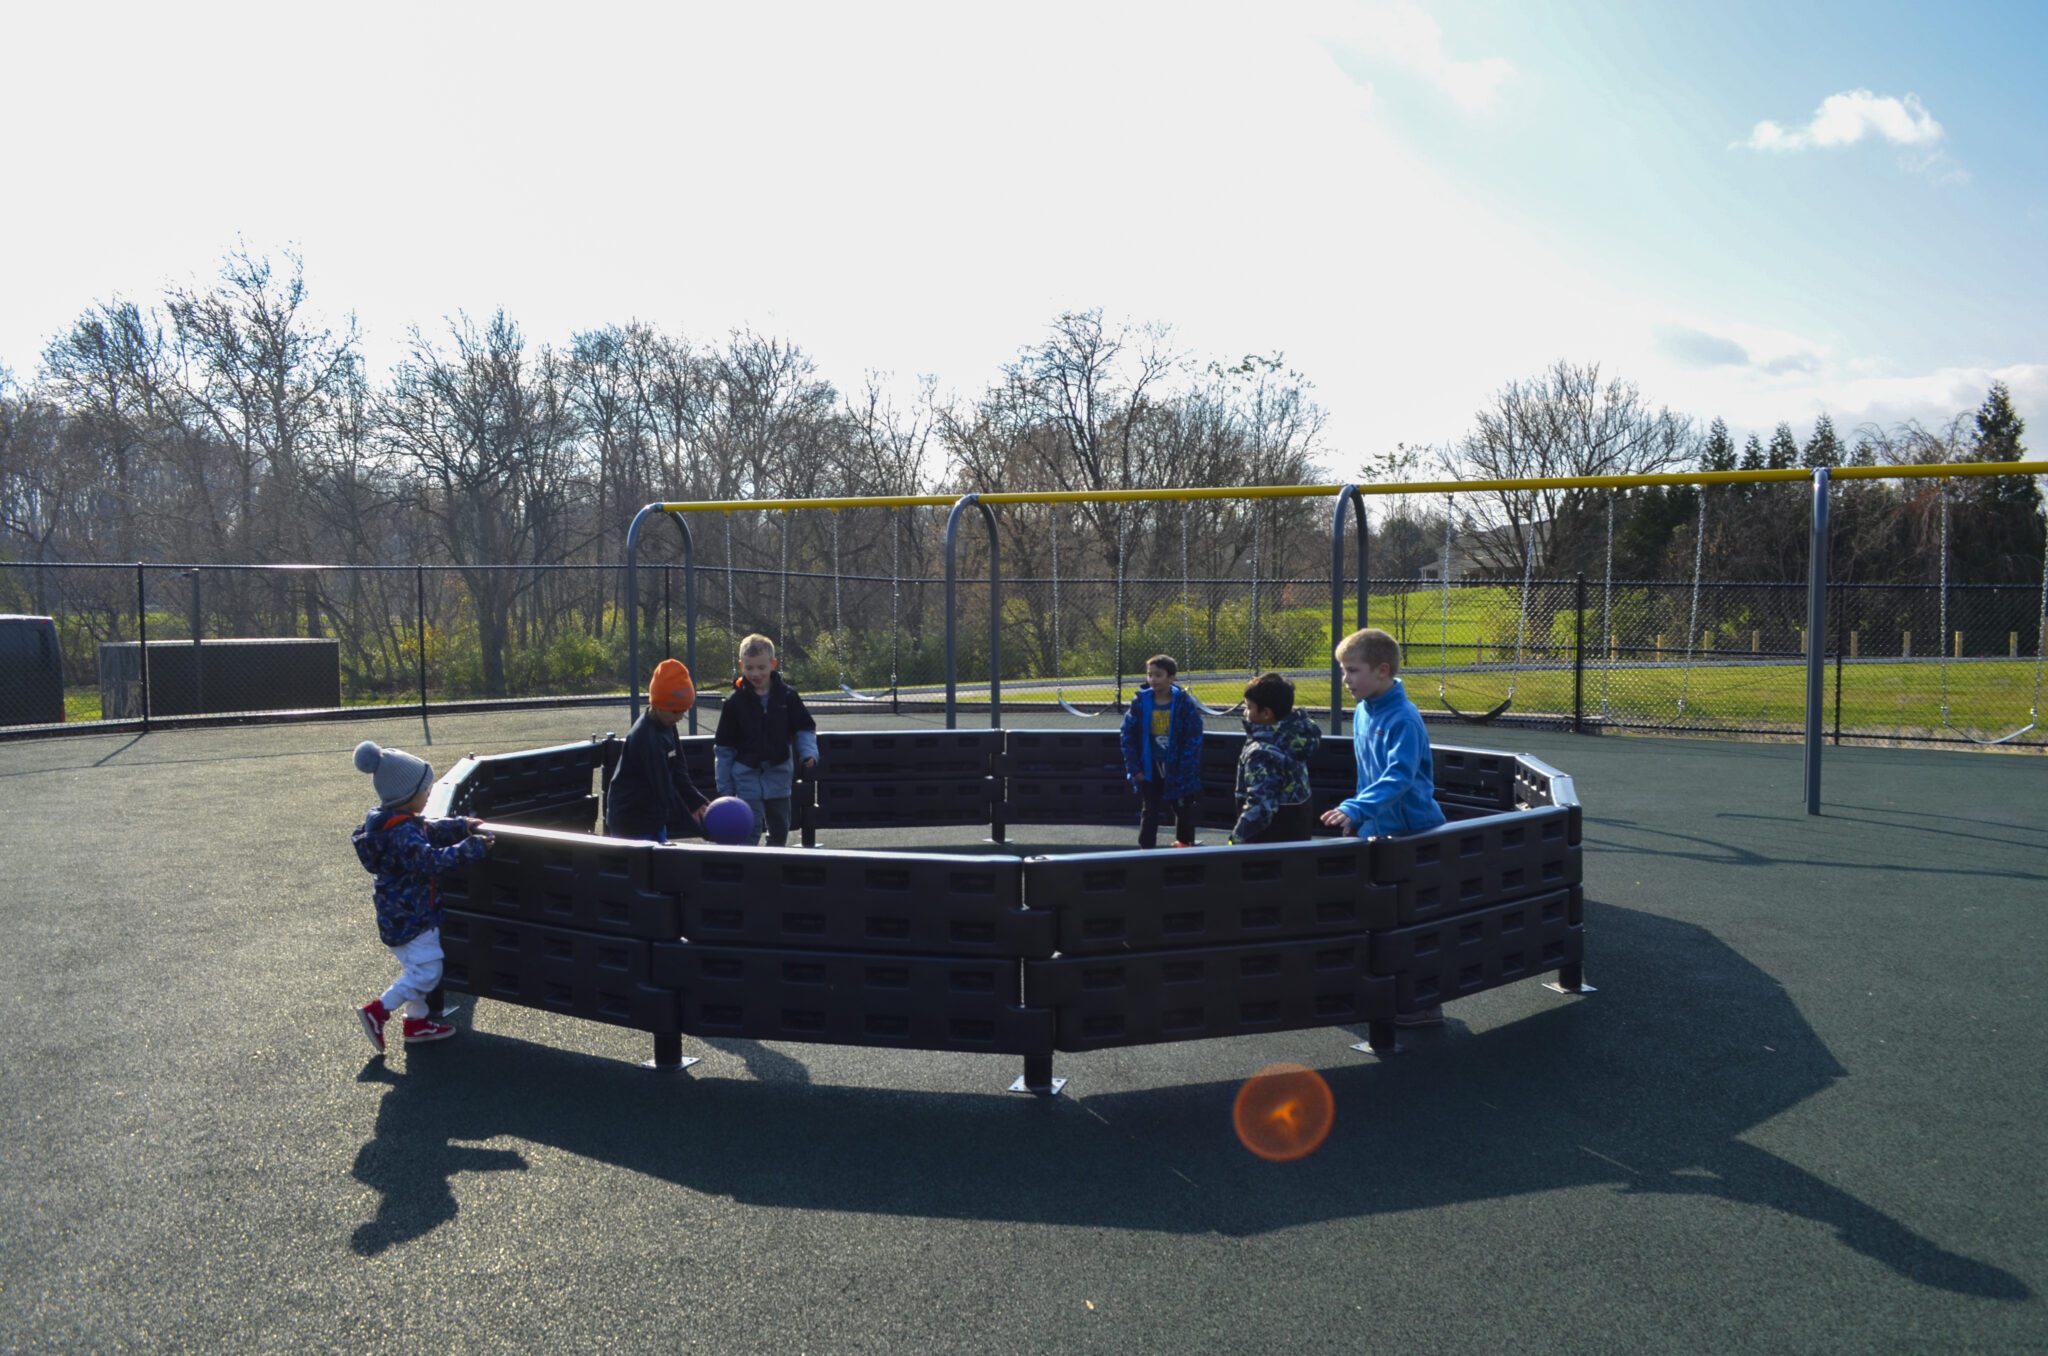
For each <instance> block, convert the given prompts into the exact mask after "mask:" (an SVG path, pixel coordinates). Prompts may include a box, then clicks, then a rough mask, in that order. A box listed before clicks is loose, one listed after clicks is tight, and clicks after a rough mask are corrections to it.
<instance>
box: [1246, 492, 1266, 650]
mask: <svg viewBox="0 0 2048 1356" xmlns="http://www.w3.org/2000/svg"><path fill="white" fill-rule="evenodd" d="M1265 522H1266V501H1265V500H1264V499H1255V500H1253V501H1252V615H1251V623H1250V625H1248V626H1246V627H1245V639H1246V650H1247V654H1246V659H1247V660H1248V661H1249V662H1248V663H1247V665H1246V667H1247V668H1248V669H1249V670H1250V672H1251V675H1252V676H1253V677H1257V676H1258V673H1259V536H1260V529H1261V528H1263V527H1264V526H1265Z"/></svg>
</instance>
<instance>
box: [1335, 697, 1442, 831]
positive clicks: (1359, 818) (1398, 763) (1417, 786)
mask: <svg viewBox="0 0 2048 1356" xmlns="http://www.w3.org/2000/svg"><path fill="white" fill-rule="evenodd" d="M1351 750H1352V753H1353V754H1354V755H1355V756H1356V757H1357V759H1358V791H1357V792H1356V794H1354V795H1353V796H1352V797H1351V799H1350V800H1347V801H1345V802H1344V803H1343V804H1342V805H1340V806H1338V807H1337V808H1338V809H1340V810H1342V811H1343V812H1344V813H1345V815H1346V816H1347V817H1349V818H1350V820H1351V822H1352V824H1353V825H1355V826H1356V830H1357V833H1358V836H1359V837H1360V838H1371V837H1374V836H1375V835H1378V834H1408V833H1422V832H1424V831H1425V830H1428V829H1433V828H1436V827H1437V826H1438V825H1440V824H1442V823H1443V822H1444V812H1443V810H1442V809H1441V808H1440V807H1439V806H1438V805H1437V803H1436V777H1435V773H1434V771H1433V769H1432V766H1431V763H1430V757H1429V731H1428V730H1426V729H1424V728H1423V724H1422V713H1421V712H1420V711H1417V710H1416V709H1415V703H1414V702H1412V701H1409V700H1408V691H1407V689H1406V688H1404V687H1402V686H1401V680H1400V679H1399V678H1396V679H1395V680H1394V685H1393V686H1392V687H1390V688H1388V689H1387V690H1386V691H1385V692H1382V693H1381V694H1380V695H1379V696H1377V697H1374V698H1371V699H1370V700H1368V701H1362V702H1360V703H1359V704H1358V706H1357V707H1356V708H1355V709H1354V710H1353V711H1352V713H1351Z"/></svg>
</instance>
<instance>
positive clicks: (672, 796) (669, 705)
mask: <svg viewBox="0 0 2048 1356" xmlns="http://www.w3.org/2000/svg"><path fill="white" fill-rule="evenodd" d="M696 704H697V689H696V687H695V686H694V685H693V684H692V683H691V682H690V671H689V670H688V669H687V668H685V667H683V664H682V662H681V661H680V660H675V659H664V660H662V661H661V662H660V663H659V664H657V665H655V666H654V676H653V677H652V678H651V679H649V680H648V683H647V709H646V710H645V711H643V712H641V714H640V719H638V720H636V721H634V722H633V728H632V729H630V730H628V731H627V732H626V747H625V750H624V752H622V753H621V754H620V755H619V766H618V769H617V770H616V771H614V772H613V773H612V781H611V786H610V788H609V789H608V790H607V792H606V794H605V798H604V831H605V832H606V833H608V834H610V835H611V836H612V837H614V838H651V839H653V840H654V841H655V842H657V843H666V842H667V841H668V840H669V839H670V837H671V836H674V835H676V834H679V833H681V832H682V831H683V826H684V825H685V824H686V823H691V822H695V823H698V824H701V823H703V822H704V807H705V806H706V805H709V804H710V803H711V798H710V797H709V796H706V795H705V794H704V793H703V792H702V791H699V790H698V789H697V784H696V783H695V782H693V781H691V780H690V773H689V769H687V768H685V767H684V766H683V749H682V744H681V741H679V740H678V739H677V738H676V723H677V722H678V721H680V720H682V718H683V713H684V712H686V711H688V710H689V709H690V708H691V707H692V706H695V705H696Z"/></svg>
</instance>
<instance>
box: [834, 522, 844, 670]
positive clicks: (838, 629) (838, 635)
mask: <svg viewBox="0 0 2048 1356" xmlns="http://www.w3.org/2000/svg"><path fill="white" fill-rule="evenodd" d="M831 514H832V656H833V658H834V659H836V660H837V661H838V662H839V686H841V687H842V688H843V687H845V686H846V618H845V614H844V613H843V612H841V611H840V606H839V577H840V576H839V510H838V509H832V510H831Z"/></svg>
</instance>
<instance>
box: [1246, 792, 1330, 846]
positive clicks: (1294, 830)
mask: <svg viewBox="0 0 2048 1356" xmlns="http://www.w3.org/2000/svg"><path fill="white" fill-rule="evenodd" d="M1314 826H1315V819H1314V817H1313V816H1311V815H1310V814H1309V812H1308V802H1307V801H1303V802H1302V803H1301V804H1299V805H1283V806H1281V807H1280V808H1279V810H1278V811H1276V812H1275V813H1274V815H1273V818H1272V819H1271V820H1269V821H1268V822H1267V824H1266V828H1265V831H1264V832H1262V833H1258V834H1255V835H1253V836H1252V837H1250V838H1240V839H1238V840H1237V841H1238V842H1240V843H1306V842H1307V841H1308V839H1309V831H1310V830H1311V829H1312V828H1313V827H1314Z"/></svg>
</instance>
